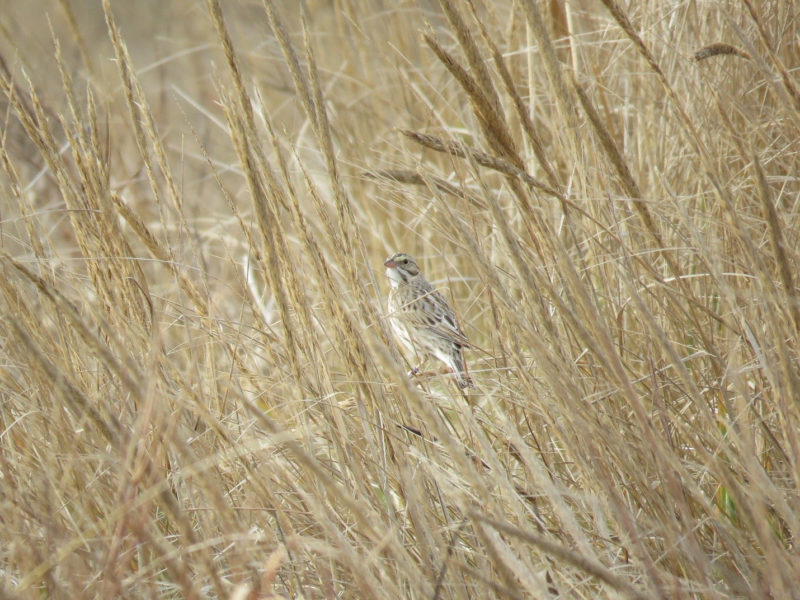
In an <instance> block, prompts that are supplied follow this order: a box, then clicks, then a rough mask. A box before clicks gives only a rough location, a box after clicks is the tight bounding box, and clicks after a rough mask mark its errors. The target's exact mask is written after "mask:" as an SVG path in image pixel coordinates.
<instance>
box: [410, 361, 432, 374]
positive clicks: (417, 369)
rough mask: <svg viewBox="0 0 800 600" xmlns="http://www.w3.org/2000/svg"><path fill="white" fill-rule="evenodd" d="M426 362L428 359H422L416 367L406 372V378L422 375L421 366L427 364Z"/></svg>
mask: <svg viewBox="0 0 800 600" xmlns="http://www.w3.org/2000/svg"><path fill="white" fill-rule="evenodd" d="M427 360H428V358H427V357H424V358H423V359H422V360H421V361H420V362H419V364H418V365H417V366H415V367H412V368H411V370H410V371H409V372H408V376H409V377H415V376H416V375H419V374H420V373H422V365H424V364H425V363H426V362H427Z"/></svg>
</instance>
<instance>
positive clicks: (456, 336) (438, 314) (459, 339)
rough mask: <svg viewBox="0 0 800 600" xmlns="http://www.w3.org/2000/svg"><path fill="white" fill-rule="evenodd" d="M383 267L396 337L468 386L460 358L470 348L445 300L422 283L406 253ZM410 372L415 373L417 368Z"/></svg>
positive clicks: (385, 263) (414, 265)
mask: <svg viewBox="0 0 800 600" xmlns="http://www.w3.org/2000/svg"><path fill="white" fill-rule="evenodd" d="M383 265H384V266H385V267H386V277H388V278H389V284H390V286H391V289H390V290H389V317H390V319H391V324H392V328H393V329H394V332H395V334H396V335H397V337H398V338H399V339H400V341H401V342H403V345H405V346H406V347H407V348H408V349H409V350H411V351H412V352H415V353H416V354H417V355H418V356H419V357H420V358H421V359H422V361H423V362H424V361H425V359H427V358H428V357H429V356H434V357H436V358H438V359H439V360H440V361H442V362H443V363H444V364H446V365H447V366H448V367H450V369H451V370H452V371H453V373H454V374H455V376H456V380H457V381H458V385H459V386H460V387H462V388H463V387H468V386H469V387H472V381H471V380H470V378H469V376H468V375H467V372H466V369H465V368H464V358H463V356H462V355H461V350H462V349H463V348H469V347H470V345H469V343H468V342H467V338H466V336H464V333H463V332H462V331H461V329H459V327H458V324H457V323H456V318H455V315H454V314H453V309H452V308H450V305H449V304H448V303H447V300H445V299H444V296H442V295H441V294H440V293H439V292H437V291H436V290H435V289H433V286H431V284H430V283H428V282H427V281H426V279H425V277H423V276H422V273H421V272H420V270H419V267H418V266H417V263H416V262H415V261H414V259H413V258H411V257H410V256H409V255H408V254H403V253H402V252H400V253H398V254H395V255H394V256H392V257H391V258H388V259H386V262H384V263H383ZM412 373H414V374H416V373H419V365H417V366H416V367H414V369H413V370H412Z"/></svg>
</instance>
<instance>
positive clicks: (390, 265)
mask: <svg viewBox="0 0 800 600" xmlns="http://www.w3.org/2000/svg"><path fill="white" fill-rule="evenodd" d="M383 266H384V267H388V268H389V269H394V268H395V267H396V266H397V263H396V262H394V261H393V260H392V259H391V258H387V259H386V262H384V263H383Z"/></svg>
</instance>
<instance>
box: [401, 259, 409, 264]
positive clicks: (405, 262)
mask: <svg viewBox="0 0 800 600" xmlns="http://www.w3.org/2000/svg"><path fill="white" fill-rule="evenodd" d="M400 262H401V263H403V264H404V265H407V264H408V259H407V258H404V259H403V260H401V261H400Z"/></svg>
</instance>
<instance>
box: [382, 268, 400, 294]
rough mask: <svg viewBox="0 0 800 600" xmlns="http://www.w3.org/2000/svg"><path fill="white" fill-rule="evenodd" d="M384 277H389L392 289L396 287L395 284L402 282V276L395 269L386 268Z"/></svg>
mask: <svg viewBox="0 0 800 600" xmlns="http://www.w3.org/2000/svg"><path fill="white" fill-rule="evenodd" d="M386 277H387V278H388V279H389V285H390V286H392V289H393V290H395V289H397V286H398V285H400V284H401V283H403V276H402V275H400V271H398V270H397V269H386Z"/></svg>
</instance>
